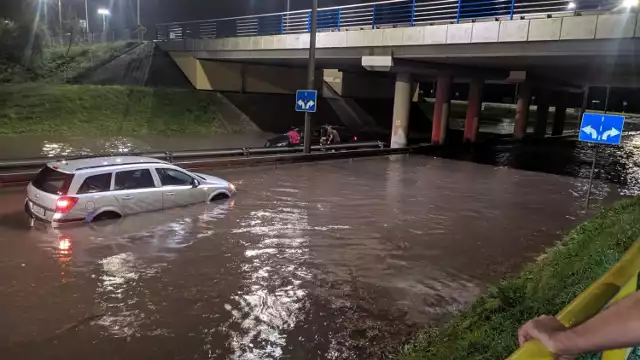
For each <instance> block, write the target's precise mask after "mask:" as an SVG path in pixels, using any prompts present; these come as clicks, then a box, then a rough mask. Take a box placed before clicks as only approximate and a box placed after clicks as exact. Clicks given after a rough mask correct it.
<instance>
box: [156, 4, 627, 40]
mask: <svg viewBox="0 0 640 360" xmlns="http://www.w3.org/2000/svg"><path fill="white" fill-rule="evenodd" d="M623 4H624V0H388V1H380V2H375V3H368V4H357V5H345V6H335V7H327V8H320V9H319V10H318V31H344V30H364V29H376V28H384V27H398V26H415V25H427V24H434V23H440V22H445V23H459V22H461V21H474V20H478V19H497V20H513V19H515V18H520V17H525V16H537V15H542V16H549V15H553V14H563V15H565V16H572V15H575V14H576V13H578V12H582V11H598V12H606V11H613V10H618V9H627V8H625V7H624V6H623ZM627 10H628V9H627ZM310 23H311V10H297V11H289V12H282V13H271V14H260V15H249V16H239V17H232V18H221V19H211V20H199V21H185V22H172V23H165V24H157V25H156V39H157V40H172V39H213V38H224V37H237V36H262V35H283V34H300V33H308V32H310Z"/></svg>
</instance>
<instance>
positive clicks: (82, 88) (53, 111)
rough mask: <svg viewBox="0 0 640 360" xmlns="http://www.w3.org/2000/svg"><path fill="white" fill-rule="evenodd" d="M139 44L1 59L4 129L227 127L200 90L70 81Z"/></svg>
mask: <svg viewBox="0 0 640 360" xmlns="http://www.w3.org/2000/svg"><path fill="white" fill-rule="evenodd" d="M134 45H135V43H130V42H119V43H108V44H95V45H78V46H73V47H71V48H70V49H68V48H67V47H63V46H59V47H49V48H46V49H45V50H44V51H43V53H42V56H41V58H40V59H39V61H37V62H36V64H37V65H36V66H34V67H33V68H26V67H24V66H22V65H18V64H11V63H8V62H7V61H4V62H0V84H1V85H0V135H23V134H31V135H40V134H42V135H45V134H46V135H81V136H92V135H100V136H103V135H135V134H169V133H199V134H209V133H216V132H222V131H223V129H224V127H223V126H222V124H221V122H220V121H219V119H218V118H217V115H216V113H215V111H213V110H214V109H212V106H211V102H210V100H209V99H208V98H207V97H206V94H203V93H201V92H197V91H195V90H189V89H167V88H146V87H132V86H129V87H125V86H91V85H67V84H65V83H66V82H67V81H69V80H71V79H73V78H74V77H75V76H77V75H79V74H81V73H83V72H85V71H87V70H90V69H92V68H94V67H96V66H99V65H100V64H102V63H104V62H105V61H109V60H110V59H112V58H115V57H117V56H118V55H120V54H122V53H123V52H125V51H126V50H128V49H130V48H131V47H132V46H134Z"/></svg>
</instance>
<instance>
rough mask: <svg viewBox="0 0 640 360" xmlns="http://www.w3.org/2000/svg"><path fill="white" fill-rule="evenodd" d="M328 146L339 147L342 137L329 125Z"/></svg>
mask: <svg viewBox="0 0 640 360" xmlns="http://www.w3.org/2000/svg"><path fill="white" fill-rule="evenodd" d="M327 144H329V145H338V144H340V135H338V132H337V131H336V129H334V128H333V127H331V125H327Z"/></svg>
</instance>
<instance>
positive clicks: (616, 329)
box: [518, 292, 640, 355]
mask: <svg viewBox="0 0 640 360" xmlns="http://www.w3.org/2000/svg"><path fill="white" fill-rule="evenodd" d="M531 339H537V340H540V342H542V344H543V345H544V346H546V347H547V349H549V350H550V351H551V352H553V353H554V354H557V355H578V354H583V353H586V352H598V351H604V350H611V349H620V348H627V347H634V346H638V345H640V292H636V293H634V294H631V295H629V296H627V297H626V298H624V299H622V300H620V301H619V302H617V303H615V304H614V305H612V306H611V307H609V308H608V309H606V310H604V311H603V312H601V313H599V314H597V315H596V316H594V317H593V318H591V319H589V320H588V321H586V322H585V323H583V324H581V325H578V326H576V327H574V328H571V329H567V328H565V327H564V325H562V324H561V323H560V322H559V321H558V320H557V319H556V318H555V317H552V316H541V317H539V318H537V319H534V320H531V321H529V322H528V323H526V324H525V325H524V326H522V327H521V328H520V330H519V331H518V341H519V342H520V345H521V346H522V345H524V343H525V342H527V341H528V340H531Z"/></svg>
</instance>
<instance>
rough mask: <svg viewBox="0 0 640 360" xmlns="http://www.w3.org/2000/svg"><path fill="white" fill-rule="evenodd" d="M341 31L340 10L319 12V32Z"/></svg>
mask: <svg viewBox="0 0 640 360" xmlns="http://www.w3.org/2000/svg"><path fill="white" fill-rule="evenodd" d="M333 29H335V30H338V29H340V9H330V10H320V11H318V30H333Z"/></svg>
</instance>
